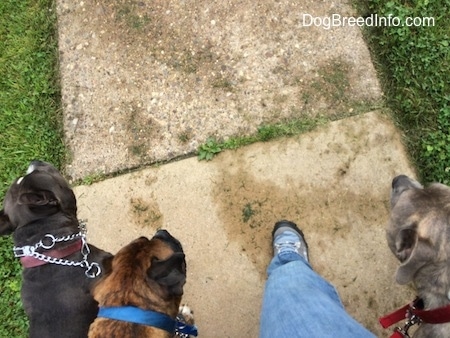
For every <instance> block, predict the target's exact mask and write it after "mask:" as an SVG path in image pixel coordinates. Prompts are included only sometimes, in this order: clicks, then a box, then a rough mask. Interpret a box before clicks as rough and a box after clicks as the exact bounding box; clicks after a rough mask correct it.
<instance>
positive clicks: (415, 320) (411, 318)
mask: <svg viewBox="0 0 450 338" xmlns="http://www.w3.org/2000/svg"><path fill="white" fill-rule="evenodd" d="M414 305H415V304H413V305H411V307H410V308H409V309H408V310H407V315H406V316H407V318H408V319H407V320H406V322H405V325H403V328H402V327H400V326H398V327H396V328H395V330H394V332H395V333H394V335H393V337H397V336H398V334H401V337H405V338H409V337H410V336H409V334H408V330H409V329H410V328H411V326H414V325H416V324H417V325H419V324H420V323H422V320H421V319H420V318H419V317H418V316H417V315H415V314H414V313H413V312H412V310H414V309H415V306H414ZM397 333H398V334H397ZM399 337H400V336H399Z"/></svg>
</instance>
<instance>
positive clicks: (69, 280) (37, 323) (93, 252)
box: [0, 161, 111, 338]
mask: <svg viewBox="0 0 450 338" xmlns="http://www.w3.org/2000/svg"><path fill="white" fill-rule="evenodd" d="M10 233H13V238H14V245H15V253H16V255H17V256H20V257H21V261H22V264H23V265H24V269H23V273H22V290H21V296H22V303H23V306H24V308H25V312H26V314H27V316H28V318H29V320H30V332H29V336H30V337H31V338H34V337H36V338H46V337H48V338H54V337H65V338H71V337H73V338H80V337H87V333H88V330H89V325H90V324H91V322H93V321H94V319H95V318H96V316H97V312H98V304H97V302H96V301H95V300H94V298H93V297H92V295H91V293H90V291H91V287H92V285H93V283H94V280H95V277H96V275H97V273H99V272H100V271H101V263H102V261H103V259H105V258H106V257H110V256H111V255H110V254H108V253H106V252H105V251H102V250H100V249H98V248H96V247H95V246H93V245H89V246H88V245H87V243H86V241H85V238H84V235H83V233H82V232H80V229H79V222H78V219H77V203H76V199H75V195H74V193H73V191H72V189H71V188H70V187H69V185H68V183H67V182H66V180H65V179H64V178H63V177H62V175H61V174H60V173H59V172H58V170H56V169H55V168H54V167H53V166H52V165H50V164H48V163H45V162H40V161H33V162H32V163H31V164H30V166H29V168H28V172H27V174H26V175H25V176H24V177H20V178H18V179H16V180H15V181H14V182H13V184H12V185H11V187H10V188H9V190H8V191H7V193H6V196H5V200H4V201H3V209H2V210H0V234H1V235H7V234H10ZM88 250H90V252H89V251H88ZM97 263H98V264H99V265H97ZM88 270H89V271H88ZM88 275H89V276H90V277H92V278H90V277H88Z"/></svg>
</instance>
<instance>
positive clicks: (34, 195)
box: [0, 161, 77, 235]
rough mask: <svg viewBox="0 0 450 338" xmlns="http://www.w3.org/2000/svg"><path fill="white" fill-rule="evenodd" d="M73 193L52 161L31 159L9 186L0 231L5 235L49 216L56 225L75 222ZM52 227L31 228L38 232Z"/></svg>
mask: <svg viewBox="0 0 450 338" xmlns="http://www.w3.org/2000/svg"><path fill="white" fill-rule="evenodd" d="M76 214H77V204H76V199H75V195H74V193H73V191H72V189H71V188H70V186H69V184H68V183H67V182H66V180H65V179H64V177H63V176H62V175H61V174H60V173H59V172H58V170H57V169H56V168H55V167H53V166H52V165H51V164H49V163H46V162H41V161H33V162H31V163H30V166H29V167H28V170H27V173H26V175H25V176H23V177H20V178H18V179H16V180H15V181H14V182H13V183H12V185H11V186H10V188H9V189H8V191H7V193H6V195H5V199H4V201H3V209H2V210H0V234H1V235H7V234H10V233H12V232H14V231H16V230H17V229H20V228H22V227H25V226H26V225H28V224H32V223H39V221H40V220H43V219H45V220H46V224H48V227H50V226H51V224H52V223H53V222H52V219H55V224H58V227H61V225H63V224H65V223H74V224H75V225H76V224H77V220H76ZM46 230H52V229H42V230H41V231H39V230H38V229H33V232H39V233H40V234H42V233H43V231H46Z"/></svg>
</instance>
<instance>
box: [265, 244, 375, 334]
mask: <svg viewBox="0 0 450 338" xmlns="http://www.w3.org/2000/svg"><path fill="white" fill-rule="evenodd" d="M267 274H268V280H267V282H266V286H265V290H264V298H263V305H262V310H261V321H260V333H259V337H260V338H295V337H306V338H312V337H320V338H322V337H333V338H340V337H345V338H353V337H355V338H356V337H357V338H363V337H375V335H373V334H372V333H371V332H369V331H368V330H366V329H365V328H364V327H363V326H362V325H361V324H359V323H358V322H357V321H356V320H354V319H353V318H352V317H350V315H348V314H347V312H346V311H345V309H344V307H343V306H342V303H341V300H340V298H339V295H338V294H337V292H336V290H335V288H334V287H333V286H332V285H331V284H329V283H328V282H327V281H326V280H324V279H323V278H322V277H321V276H319V275H318V274H317V273H316V272H314V270H313V269H312V268H311V266H310V265H309V264H308V262H306V261H305V260H304V259H303V258H302V257H301V256H300V255H298V254H297V253H294V252H286V253H283V252H282V253H280V254H278V255H275V257H274V258H273V259H272V262H271V263H270V265H269V267H268V269H267Z"/></svg>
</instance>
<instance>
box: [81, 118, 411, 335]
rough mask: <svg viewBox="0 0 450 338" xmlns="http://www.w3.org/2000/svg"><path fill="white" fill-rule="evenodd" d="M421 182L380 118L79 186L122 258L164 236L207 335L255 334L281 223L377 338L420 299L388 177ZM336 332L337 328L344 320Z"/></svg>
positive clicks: (102, 238) (101, 240)
mask: <svg viewBox="0 0 450 338" xmlns="http://www.w3.org/2000/svg"><path fill="white" fill-rule="evenodd" d="M399 173H405V174H408V175H412V176H414V172H413V170H412V168H411V166H410V164H409V162H408V158H407V156H406V154H405V150H404V148H403V146H402V144H401V140H400V136H399V134H398V132H397V131H396V129H395V127H394V126H393V124H392V123H391V122H390V121H389V119H387V118H386V117H385V116H383V115H382V114H380V113H377V112H372V113H368V114H363V115H361V116H358V117H354V118H350V119H345V120H341V121H338V122H333V123H330V124H328V125H326V126H323V127H321V128H319V129H318V130H316V131H313V132H310V133H308V134H304V135H302V136H298V137H293V138H288V139H281V140H278V141H273V142H270V143H258V144H253V145H251V146H248V147H245V148H242V149H239V150H237V151H227V152H224V153H222V154H220V155H219V156H217V158H215V159H214V160H213V161H211V162H198V161H197V159H195V158H190V159H186V160H182V161H179V162H173V163H170V164H167V165H164V166H161V167H153V168H148V169H144V170H139V171H137V172H134V173H131V174H127V175H123V176H119V177H116V178H114V179H109V180H105V181H103V182H100V183H95V184H93V185H91V186H78V187H76V188H75V193H76V195H77V198H78V207H79V217H80V218H85V219H87V220H88V230H89V232H88V238H89V240H90V241H91V242H93V243H95V244H97V245H98V246H100V247H102V248H105V249H108V250H110V251H112V252H116V251H117V250H118V249H119V248H120V247H122V246H123V245H125V244H127V243H128V242H130V241H131V240H133V239H134V238H136V237H138V236H141V235H145V236H152V235H153V234H154V232H155V230H156V229H158V228H161V227H162V228H166V229H168V230H169V231H170V232H171V233H172V234H173V235H174V236H176V237H178V238H179V239H180V240H181V242H182V244H183V245H184V249H185V252H186V255H187V264H188V281H187V284H186V287H185V297H184V301H185V302H187V303H189V304H190V305H191V306H192V307H193V309H194V311H195V315H196V321H197V324H198V327H199V331H200V335H201V337H233V338H235V337H257V335H258V321H259V311H260V306H261V299H262V294H263V287H264V281H265V267H266V266H267V263H268V262H269V260H270V256H271V249H270V232H271V229H272V226H273V224H274V222H276V221H277V220H280V219H283V218H285V219H290V220H293V221H295V222H297V223H298V224H299V225H300V227H301V228H302V229H303V230H304V232H305V235H306V238H307V240H308V242H309V245H310V253H311V261H312V265H313V267H314V268H315V269H316V270H317V271H318V272H319V273H320V274H322V275H323V276H324V277H325V278H326V279H328V280H329V281H330V282H332V283H333V284H334V285H336V287H337V288H338V291H339V292H340V295H341V297H342V299H343V302H344V305H345V307H346V308H347V310H348V311H349V312H350V313H351V314H352V315H353V316H354V317H355V318H356V319H357V320H359V321H360V322H362V323H363V324H364V325H365V326H366V327H368V328H369V329H370V330H372V331H373V332H375V333H376V334H377V335H378V336H380V337H383V336H386V337H387V336H388V332H383V331H382V330H381V328H380V327H379V325H378V323H377V319H378V317H379V316H380V315H383V314H385V313H387V312H389V311H391V310H392V309H394V308H395V307H396V306H400V305H403V304H404V303H405V302H406V301H409V300H411V299H412V297H413V294H412V291H411V290H409V289H407V288H405V287H399V286H397V285H395V282H394V278H393V274H394V271H395V268H396V266H397V262H396V260H395V259H394V257H393V255H392V254H391V253H390V251H389V249H388V247H387V245H386V240H385V232H384V231H385V223H386V221H387V218H388V199H389V190H390V182H391V180H392V178H393V177H394V176H395V175H397V174H399ZM337 325H338V324H337Z"/></svg>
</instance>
